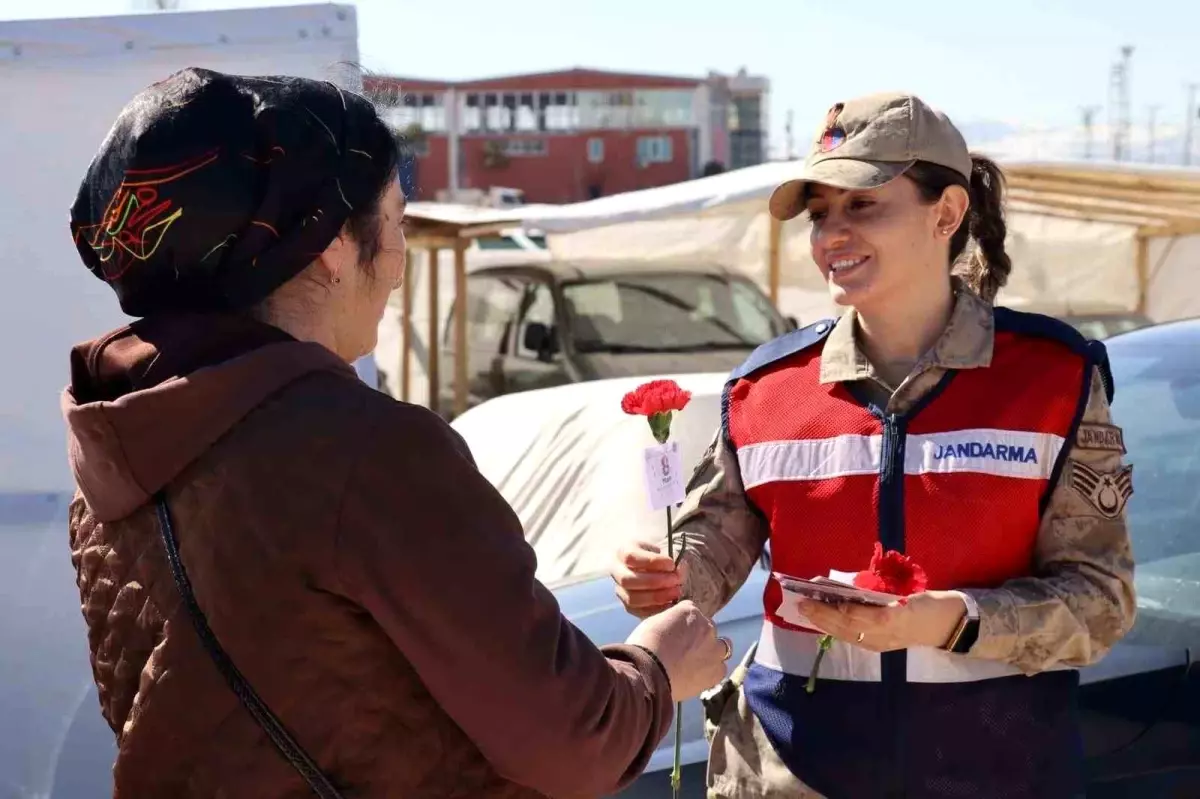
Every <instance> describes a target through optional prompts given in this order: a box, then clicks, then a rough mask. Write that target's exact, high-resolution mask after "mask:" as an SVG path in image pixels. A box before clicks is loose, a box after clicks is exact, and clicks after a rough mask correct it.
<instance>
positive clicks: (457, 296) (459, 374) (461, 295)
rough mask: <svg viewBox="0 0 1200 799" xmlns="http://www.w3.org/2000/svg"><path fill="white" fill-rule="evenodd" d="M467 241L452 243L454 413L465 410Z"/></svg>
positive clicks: (457, 413)
mask: <svg viewBox="0 0 1200 799" xmlns="http://www.w3.org/2000/svg"><path fill="white" fill-rule="evenodd" d="M467 357H468V348H467V242H466V241H464V240H462V239H459V241H458V242H456V243H455V245H454V415H455V416H458V415H459V414H460V413H465V412H466V410H467Z"/></svg>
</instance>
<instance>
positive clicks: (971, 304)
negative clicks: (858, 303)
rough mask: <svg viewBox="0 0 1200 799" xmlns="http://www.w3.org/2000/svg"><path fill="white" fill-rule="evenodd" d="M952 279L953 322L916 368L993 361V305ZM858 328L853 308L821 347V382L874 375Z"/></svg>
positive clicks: (967, 366)
mask: <svg viewBox="0 0 1200 799" xmlns="http://www.w3.org/2000/svg"><path fill="white" fill-rule="evenodd" d="M952 282H953V285H954V310H953V311H951V312H950V322H949V323H948V324H947V325H946V329H945V330H943V331H942V335H941V336H939V337H938V340H937V342H936V343H935V344H934V345H933V348H932V349H930V350H929V352H927V353H925V355H923V356H921V359H920V360H919V361H918V362H917V366H916V369H915V370H914V371H924V370H925V369H929V368H932V367H937V368H942V369H975V368H978V367H982V366H988V365H989V364H990V363H991V362H992V345H993V342H994V339H995V330H996V326H995V321H994V320H993V318H992V306H991V304H990V303H988V302H987V301H986V300H984V299H983V298H981V297H980V296H979V295H978V294H976V293H975V292H974V291H972V290H971V289H970V288H968V287H967V286H966V285H965V284H964V283H963V282H962V281H961V280H960V279H959V278H957V277H955V278H953V279H952ZM857 329H858V313H857V312H856V311H855V310H854V309H853V308H851V309H850V310H849V311H847V312H846V313H845V314H844V315H843V316H842V317H841V318H840V319H838V321H837V324H835V325H834V327H833V330H832V332H830V334H829V338H827V339H825V346H824V348H823V349H822V350H821V382H822V383H840V382H843V381H847V380H863V379H865V378H869V377H872V376H873V375H874V369H873V367H872V366H871V363H870V361H868V360H867V356H866V355H864V354H863V351H862V349H861V348H859V346H858V341H857V339H856V337H855V332H856V331H857Z"/></svg>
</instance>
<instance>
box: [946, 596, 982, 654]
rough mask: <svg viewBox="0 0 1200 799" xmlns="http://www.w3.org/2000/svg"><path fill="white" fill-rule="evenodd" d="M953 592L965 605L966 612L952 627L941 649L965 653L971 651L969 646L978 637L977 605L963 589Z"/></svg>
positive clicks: (972, 644)
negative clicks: (947, 639)
mask: <svg viewBox="0 0 1200 799" xmlns="http://www.w3.org/2000/svg"><path fill="white" fill-rule="evenodd" d="M954 593H955V595H957V596H958V597H959V598H960V599H962V601H963V604H964V605H966V606H967V612H966V613H964V614H963V617H962V620H961V621H960V622H959V623H958V626H957V627H955V628H954V632H953V634H951V636H950V640H949V641H947V642H946V645H945V646H944V647H943V649H945V650H946V651H947V652H954V653H956V654H959V655H965V654H966V653H967V652H970V651H971V647H973V646H975V641H976V639H978V638H979V605H977V604H976V603H975V599H974V597H972V596H971V595H970V594H967V593H965V592H963V591H955V592H954Z"/></svg>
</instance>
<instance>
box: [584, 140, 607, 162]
mask: <svg viewBox="0 0 1200 799" xmlns="http://www.w3.org/2000/svg"><path fill="white" fill-rule="evenodd" d="M587 159H588V161H589V162H590V163H593V164H599V163H601V162H602V161H603V160H604V139H588V143H587Z"/></svg>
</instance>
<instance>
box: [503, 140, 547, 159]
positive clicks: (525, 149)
mask: <svg viewBox="0 0 1200 799" xmlns="http://www.w3.org/2000/svg"><path fill="white" fill-rule="evenodd" d="M546 152H547V147H546V140H545V139H509V140H508V141H506V142H504V154H505V155H507V156H509V157H511V158H528V157H538V156H544V155H545V154H546Z"/></svg>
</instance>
